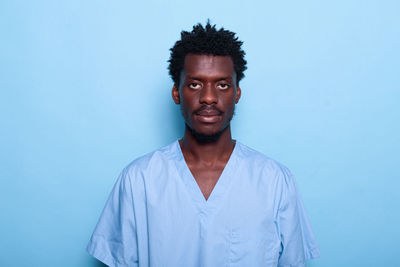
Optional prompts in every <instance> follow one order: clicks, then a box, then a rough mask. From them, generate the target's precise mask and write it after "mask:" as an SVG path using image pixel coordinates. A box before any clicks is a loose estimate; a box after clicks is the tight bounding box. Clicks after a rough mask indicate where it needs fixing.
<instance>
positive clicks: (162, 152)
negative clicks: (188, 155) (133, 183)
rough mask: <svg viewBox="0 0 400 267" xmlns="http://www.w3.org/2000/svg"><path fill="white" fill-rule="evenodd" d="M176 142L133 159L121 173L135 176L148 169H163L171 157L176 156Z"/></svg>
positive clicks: (126, 175)
mask: <svg viewBox="0 0 400 267" xmlns="http://www.w3.org/2000/svg"><path fill="white" fill-rule="evenodd" d="M176 142H177V141H175V142H173V143H171V144H169V145H167V146H164V147H162V148H159V149H156V150H154V151H152V152H149V153H147V154H145V155H143V156H140V157H138V158H136V159H134V160H133V161H131V162H130V163H129V164H128V165H127V166H126V167H125V168H124V169H123V170H122V173H121V175H122V176H125V177H135V176H138V175H140V174H144V173H146V172H149V171H153V172H154V171H157V170H160V169H163V168H164V167H166V165H168V164H170V162H171V159H173V158H174V157H176V154H177V153H176Z"/></svg>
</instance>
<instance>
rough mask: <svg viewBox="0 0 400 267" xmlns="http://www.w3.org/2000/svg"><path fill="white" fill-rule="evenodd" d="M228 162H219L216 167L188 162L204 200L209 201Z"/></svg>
mask: <svg viewBox="0 0 400 267" xmlns="http://www.w3.org/2000/svg"><path fill="white" fill-rule="evenodd" d="M226 163H227V162H222V161H221V162H218V163H217V164H216V165H215V166H207V165H206V164H201V163H196V162H187V165H188V167H189V169H190V172H191V173H192V175H193V177H194V179H195V180H196V182H197V185H198V186H199V188H200V190H201V192H202V193H203V195H204V198H205V199H206V200H207V199H208V198H209V197H210V195H211V192H212V190H213V189H214V187H215V185H216V184H217V182H218V179H219V177H220V176H221V173H222V171H223V170H224V168H225V165H226Z"/></svg>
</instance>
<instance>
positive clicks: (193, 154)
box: [179, 126, 235, 163]
mask: <svg viewBox="0 0 400 267" xmlns="http://www.w3.org/2000/svg"><path fill="white" fill-rule="evenodd" d="M179 144H180V146H181V149H182V152H183V154H184V155H185V158H187V159H189V160H195V161H204V162H210V163H211V162H216V161H219V160H224V159H226V158H229V157H230V155H231V153H232V151H233V148H234V147H235V141H234V140H233V139H232V135H231V128H230V126H228V127H226V128H225V129H224V130H223V131H222V133H221V134H220V135H218V136H215V138H211V139H209V140H206V141H205V140H202V139H199V138H197V137H196V136H195V135H194V133H193V132H192V131H191V130H190V129H189V128H188V127H187V126H186V127H185V134H184V136H183V138H182V139H181V140H180V141H179Z"/></svg>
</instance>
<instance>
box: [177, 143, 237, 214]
mask: <svg viewBox="0 0 400 267" xmlns="http://www.w3.org/2000/svg"><path fill="white" fill-rule="evenodd" d="M239 146H240V143H239V142H237V141H236V143H235V147H234V148H233V151H232V153H231V155H230V157H229V160H228V162H227V163H226V165H225V168H224V169H223V171H222V173H221V175H220V176H219V178H218V181H217V183H216V184H215V186H214V188H213V190H212V192H211V194H210V196H209V197H208V199H207V200H206V199H205V197H204V195H203V193H202V192H201V189H200V187H199V185H198V184H197V182H196V179H195V178H194V176H193V174H192V172H191V171H190V169H189V166H188V165H187V163H186V161H185V158H184V156H183V152H182V149H181V147H180V145H179V140H176V141H175V151H176V154H177V158H176V161H175V162H176V167H177V169H178V174H179V175H180V177H181V179H182V181H183V183H184V184H185V186H186V189H187V190H188V193H189V195H190V197H191V198H192V200H193V202H194V204H195V205H196V206H197V207H198V208H199V210H200V212H201V213H208V212H211V211H214V210H215V209H217V208H218V205H219V204H220V203H221V202H222V200H223V198H224V197H225V196H226V194H227V193H228V189H229V188H230V186H231V184H232V182H233V178H234V175H232V174H233V171H234V166H235V165H236V164H237V155H236V154H237V153H238V152H237V151H238V149H239Z"/></svg>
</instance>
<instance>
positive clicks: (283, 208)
mask: <svg viewBox="0 0 400 267" xmlns="http://www.w3.org/2000/svg"><path fill="white" fill-rule="evenodd" d="M277 218H278V231H279V236H280V239H281V251H280V256H279V263H278V266H279V267H300V266H306V260H307V259H312V258H318V257H319V256H320V252H319V248H318V245H317V242H316V240H315V237H314V233H313V231H312V228H311V225H310V222H309V219H308V217H307V214H306V210H305V208H304V204H303V201H302V199H301V196H300V193H299V190H298V187H297V184H296V182H295V180H294V177H293V176H292V175H291V174H288V175H287V176H286V177H285V182H284V185H283V188H282V197H281V202H280V205H279V209H278V216H277Z"/></svg>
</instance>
